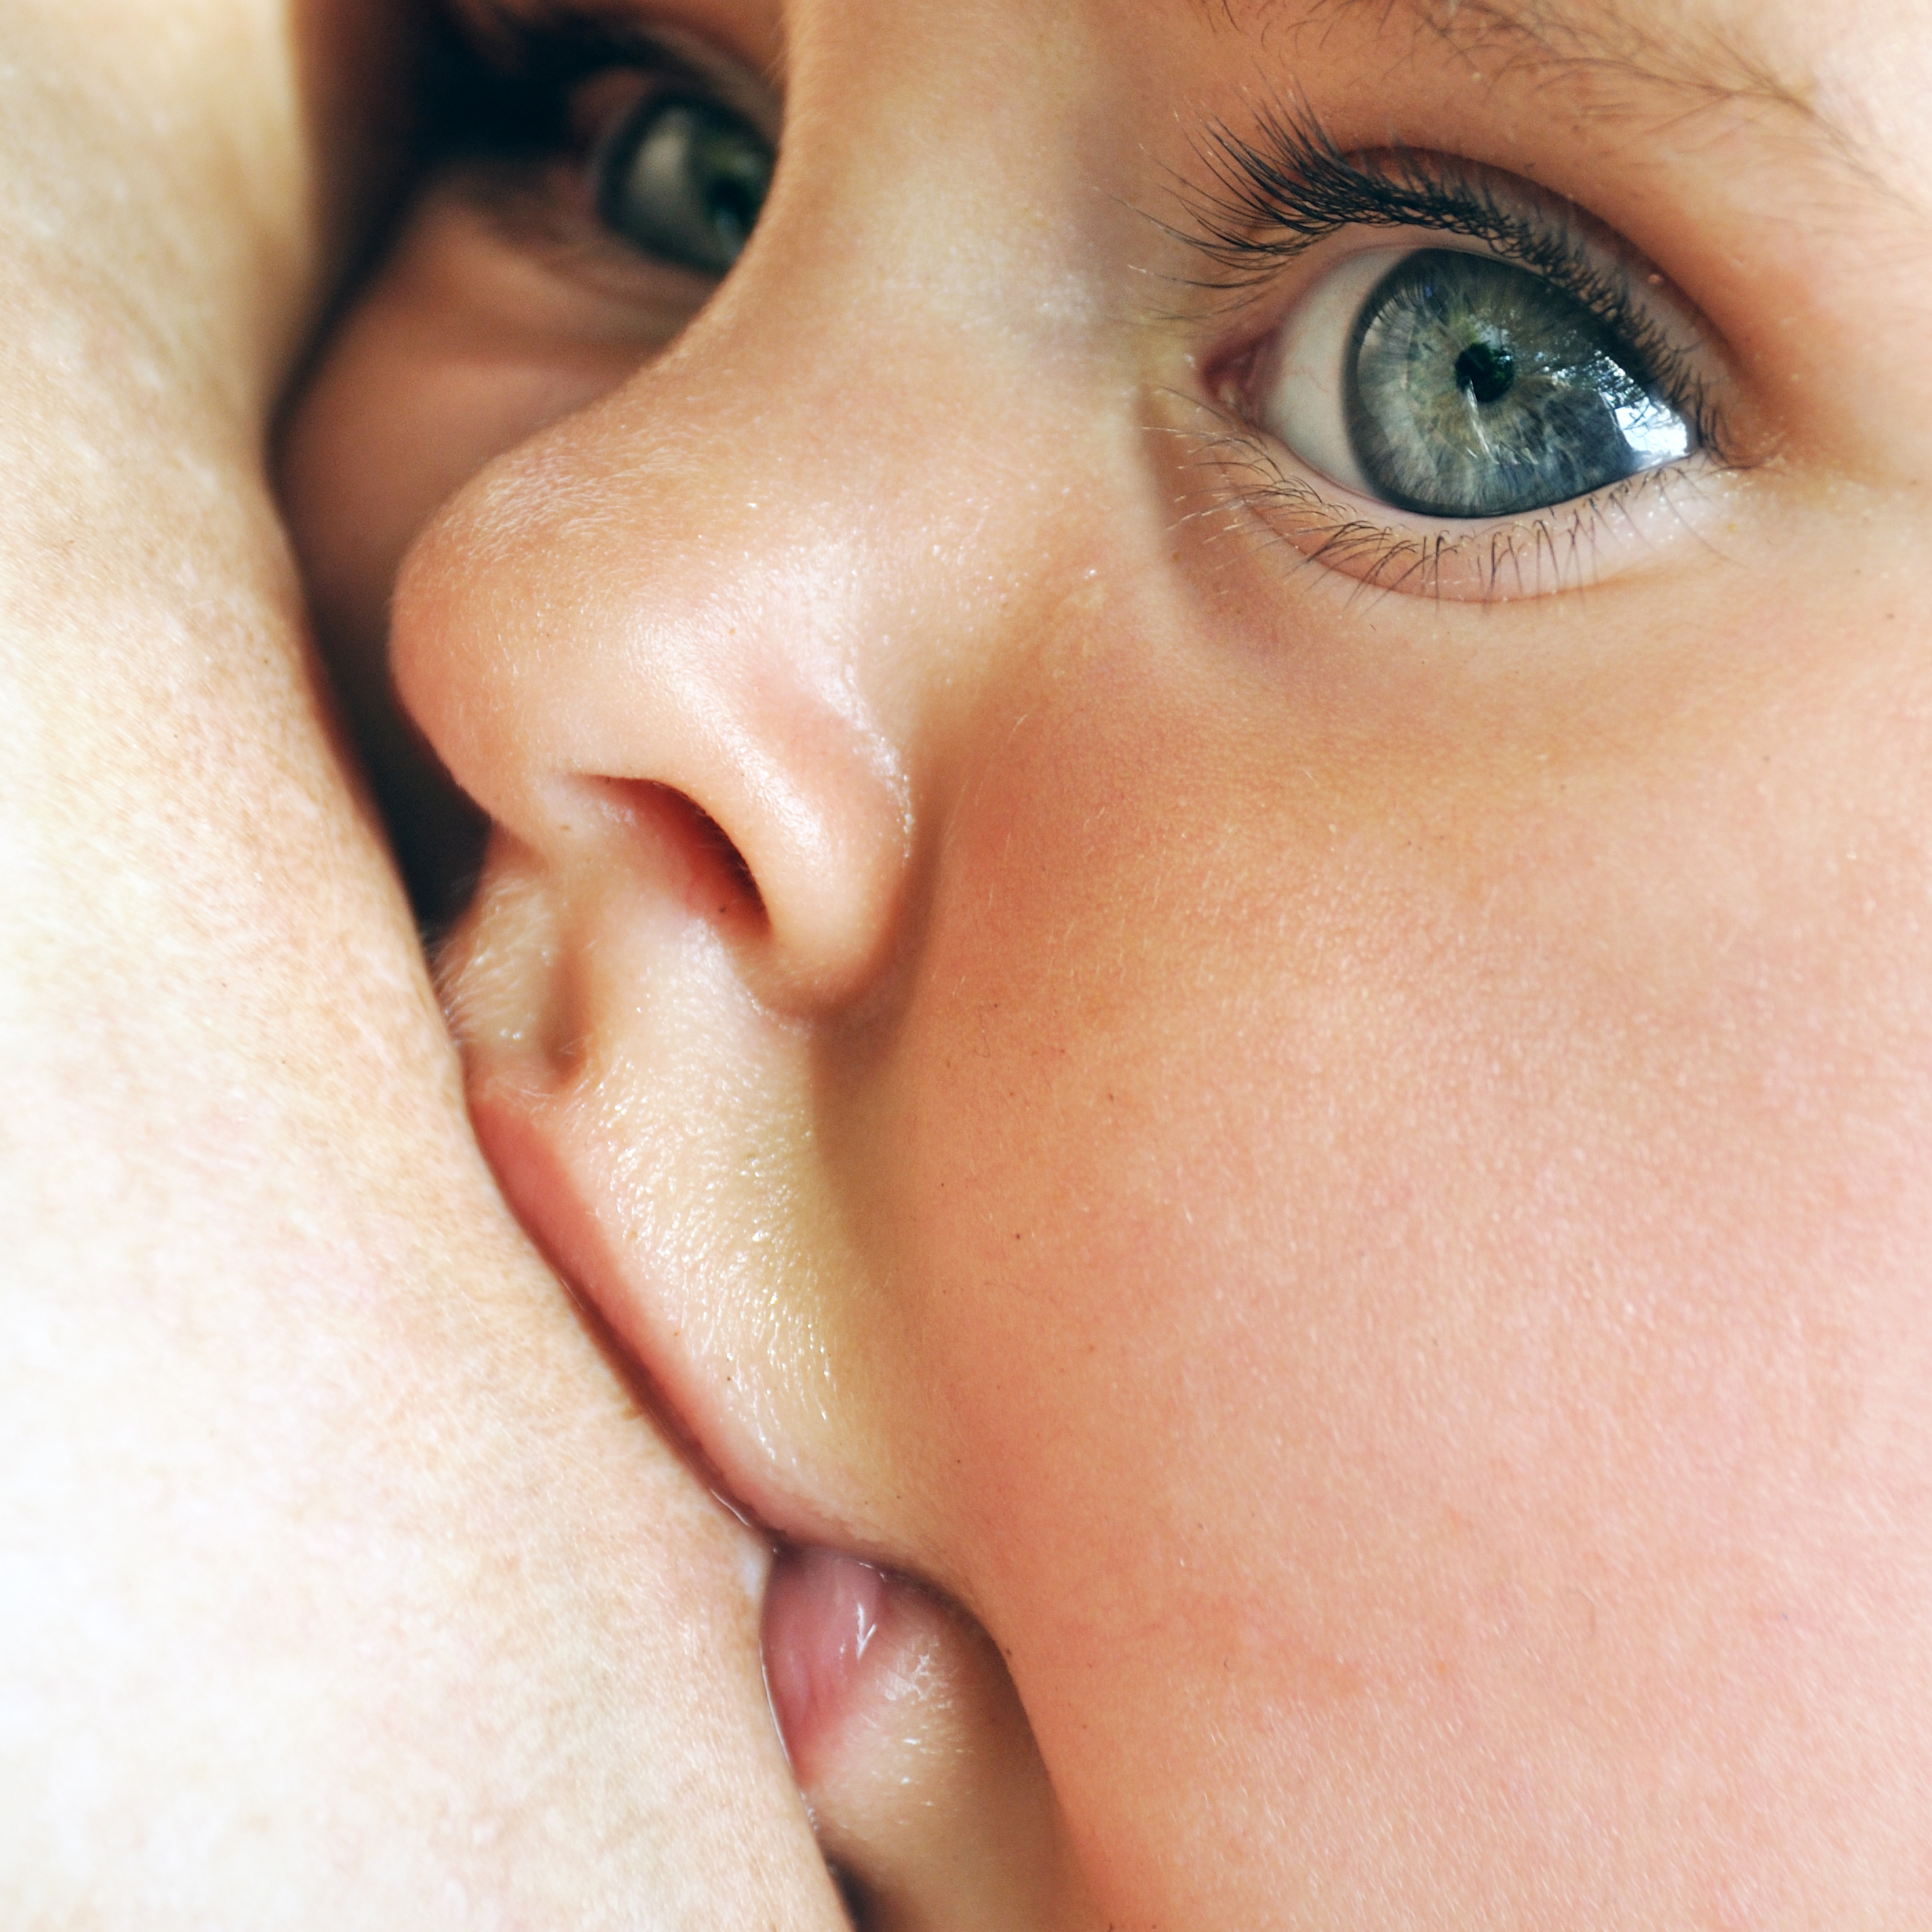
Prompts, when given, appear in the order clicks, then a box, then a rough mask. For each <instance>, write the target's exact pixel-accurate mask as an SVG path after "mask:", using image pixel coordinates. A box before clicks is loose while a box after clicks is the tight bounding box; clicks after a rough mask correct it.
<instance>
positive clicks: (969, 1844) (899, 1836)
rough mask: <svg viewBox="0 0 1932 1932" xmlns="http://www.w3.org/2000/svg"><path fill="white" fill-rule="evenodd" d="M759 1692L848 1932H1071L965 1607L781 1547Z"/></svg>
mask: <svg viewBox="0 0 1932 1932" xmlns="http://www.w3.org/2000/svg"><path fill="white" fill-rule="evenodd" d="M764 1649H765V1681H766V1684H767V1685H769V1688H770V1691H771V1698H772V1711H773V1712H774V1714H775V1715H776V1717H777V1718H778V1727H779V1729H780V1730H781V1731H782V1732H783V1733H784V1742H785V1748H786V1750H787V1751H788V1752H789V1753H790V1755H791V1763H792V1770H793V1774H794V1775H795V1776H796V1778H797V1779H798V1783H799V1791H800V1793H801V1794H802V1796H803V1797H804V1799H805V1803H806V1805H807V1806H808V1808H809V1810H810V1811H811V1817H812V1822H813V1824H814V1826H815V1828H816V1829H817V1834H818V1841H819V1845H820V1849H822V1850H823V1852H824V1854H825V1856H826V1861H827V1862H828V1863H829V1864H830V1865H831V1866H832V1868H833V1870H835V1872H836V1873H838V1876H839V1879H840V1881H841V1885H842V1887H843V1888H844V1892H845V1895H846V1898H847V1904H848V1907H849V1909H850V1913H851V1916H852V1921H853V1924H854V1925H855V1926H856V1927H859V1932H986V1928H988V1927H999V1928H1001V1932H1034V1928H1038V1932H1088V1928H1090V1927H1091V1928H1094V1932H1098V1928H1099V1927H1100V1926H1101V1925H1103V1924H1104V1923H1105V1920H1104V1918H1103V1916H1102V1915H1100V1913H1099V1912H1097V1909H1095V1908H1094V1906H1093V1905H1092V1903H1091V1901H1090V1900H1088V1898H1087V1897H1086V1896H1085V1893H1084V1891H1083V1890H1082V1887H1081V1886H1080V1885H1079V1881H1078V1879H1076V1876H1074V1874H1073V1872H1072V1871H1071V1870H1070V1868H1069V1867H1068V1866H1067V1862H1066V1858H1065V1852H1064V1845H1063V1843H1062V1841H1061V1825H1060V1819H1059V1813H1058V1807H1057V1806H1056V1805H1055V1802H1054V1798H1053V1793H1052V1787H1051V1786H1050V1784H1049V1781H1048V1779H1047V1776H1046V1769H1045V1767H1044V1766H1043V1764H1042V1763H1041V1762H1040V1754H1039V1751H1038V1750H1037V1748H1036V1747H1035V1745H1034V1739H1033V1734H1032V1732H1031V1729H1030V1728H1029V1727H1028V1724H1027V1721H1026V1716H1025V1712H1023V1711H1022V1709H1021V1707H1020V1703H1019V1698H1018V1697H1017V1696H1016V1694H1015V1692H1014V1689H1013V1681H1012V1679H1011V1678H1010V1676H1008V1675H1007V1670H1006V1667H1005V1665H1004V1662H1003V1661H1001V1657H1000V1655H999V1652H998V1649H996V1648H995V1646H994V1645H993V1643H992V1641H991V1640H990V1639H989V1637H987V1635H986V1632H985V1631H983V1630H982V1629H980V1627H979V1626H978V1625H977V1624H976V1623H974V1621H973V1620H972V1619H971V1618H970V1617H968V1616H966V1615H965V1613H964V1612H962V1611H961V1610H957V1609H956V1608H955V1607H953V1606H952V1605H950V1604H947V1603H945V1602H944V1601H942V1600H941V1598H938V1597H937V1596H935V1595H933V1594H932V1592H929V1591H927V1590H925V1589H921V1588H920V1587H919V1585H917V1584H916V1583H911V1582H910V1581H908V1580H907V1579H905V1578H904V1577H895V1576H893V1575H891V1574H889V1573H888V1572H886V1571H883V1570H880V1569H877V1568H874V1566H873V1565H871V1564H868V1563H862V1562H859V1560H858V1559H856V1557H851V1556H840V1555H838V1554H837V1553H835V1552H834V1551H832V1550H784V1551H782V1552H781V1553H780V1554H779V1556H778V1559H777V1561H776V1562H775V1564H774V1565H772V1574H771V1580H770V1582H769V1584H767V1586H766V1595H765V1610H764Z"/></svg>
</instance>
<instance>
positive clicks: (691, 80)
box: [423, 7, 778, 280]
mask: <svg viewBox="0 0 1932 1932" xmlns="http://www.w3.org/2000/svg"><path fill="white" fill-rule="evenodd" d="M431 69H432V72H431V83H430V86H429V87H428V89H427V90H426V92H427V94H428V102H429V113H428V116H427V124H426V127H425V140H424V145H425V149H426V155H425V162H424V163H423V166H424V169H425V173H428V174H434V173H435V172H437V171H439V170H443V169H448V168H449V167H451V166H460V167H462V168H463V169H465V171H466V176H467V178H469V181H470V182H471V184H472V188H473V189H474V190H475V191H476V192H477V193H479V194H481V195H487V196H490V198H492V199H494V200H496V202H498V203H499V205H501V206H502V208H504V209H505V211H514V216H515V218H516V220H517V223H518V224H519V225H520V226H523V227H524V228H525V229H531V230H538V229H543V230H547V231H548V233H549V235H550V239H551V240H552V241H553V242H565V243H569V244H571V245H574V246H575V247H576V248H577V249H578V251H580V254H581V253H582V251H586V250H589V251H595V250H597V249H598V248H601V247H603V246H604V245H607V244H610V243H615V244H619V245H621V247H622V249H623V250H625V251H628V252H630V253H631V254H634V255H635V256H637V257H640V258H641V259H642V260H644V261H646V262H651V263H661V264H662V265H664V266H666V267H667V268H669V269H673V270H674V271H677V272H689V273H692V274H695V275H700V276H703V277H704V278H706V279H707V280H715V279H716V278H718V277H720V276H721V275H724V274H725V273H726V272H727V270H729V269H730V267H731V266H732V264H733V263H734V262H735V261H736V260H737V258H738V256H739V254H740V253H741V252H742V250H743V248H744V246H745V242H746V241H747V239H748V238H749V236H750V234H751V229H752V228H753V226H754V225H755V223H756V222H757V218H758V216H759V214H760V211H761V210H762V209H763V205H764V199H765V196H766V192H767V191H768V190H769V187H770V184H771V177H772V169H773V167H774V166H775V160H776V129H777V123H778V104H777V102H776V101H775V98H773V97H772V95H771V94H770V93H769V90H768V89H766V87H765V86H763V84H762V83H761V82H760V80H758V79H757V77H755V76H754V74H752V73H751V72H750V71H748V69H746V68H744V67H743V66H742V65H740V64H739V62H736V61H733V60H732V59H730V58H728V57H727V56H726V55H723V54H721V53H720V52H718V51H716V50H715V49H712V48H711V47H709V46H706V45H705V44H703V43H700V42H698V41H697V40H694V39H693V38H692V37H691V36H689V35H688V34H684V33H682V32H680V31H676V30H674V29H666V28H649V29H646V28H636V29H632V28H628V26H626V27H622V28H619V26H615V25H613V24H612V23H610V21H608V20H604V19H601V18H598V17H587V16H586V17H576V16H573V15H571V14H569V13H566V12H561V11H559V10H553V9H548V8H546V9H545V10H544V11H543V13H541V14H540V15H538V16H536V17H532V18H525V17H523V16H522V15H521V14H520V13H517V12H516V11H514V10H512V9H511V8H510V7H492V8H491V9H490V10H489V11H488V13H487V15H486V16H485V17H484V18H483V19H481V20H476V19H474V18H472V17H471V16H470V14H469V11H468V10H459V11H458V13H456V14H455V16H454V17H452V22H451V23H450V25H449V27H448V28H446V31H444V32H443V34H441V35H440V37H439V38H438V40H437V45H436V47H435V50H434V55H433V58H432V62H431ZM580 266H585V267H588V266H590V264H589V261H588V260H587V258H586V260H583V262H582V263H580Z"/></svg>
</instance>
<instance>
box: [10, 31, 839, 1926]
mask: <svg viewBox="0 0 1932 1932" xmlns="http://www.w3.org/2000/svg"><path fill="white" fill-rule="evenodd" d="M0 11H4V32H0V42H4V44H5V49H6V58H7V63H8V79H7V114H6V117H5V125H4V128H0V150H4V168H0V174H4V178H5V183H6V189H5V199H6V205H7V215H6V218H5V220H4V222H0V250H4V251H5V258H6V263H7V272H6V274H5V276H4V278H0V287H4V290H5V293H4V296H0V300H4V302H5V308H6V313H7V326H6V329H5V332H4V339H0V394H4V397H5V426H4V429H0V438H4V441H5V452H6V460H5V465H4V468H3V469H0V490H4V492H5V500H6V509H5V515H4V517H0V688H4V691H5V702H4V704H0V742H4V750H0V769H4V771H5V784H4V785H0V847H4V849H5V853H6V859H5V877H6V880H7V911H6V916H5V919H4V920H0V1040H4V1043H5V1057H6V1065H7V1111H6V1118H5V1124H4V1127H0V1235H3V1236H4V1245H5V1262H4V1264H0V1303H4V1306H5V1332H6V1335H7V1344H6V1347H5V1350H4V1352H0V1634H4V1639H5V1656H4V1661H0V1900H4V1909H0V1916H3V1917H4V1918H5V1921H6V1922H7V1924H9V1925H10V1926H17V1927H23V1928H26V1927H33V1928H39V1927H72V1926H79V1925H86V1926H90V1927H93V1926H98V1927H129V1928H134V1927H139V1928H142V1932H163V1928H165V1932H173V1928H182V1932H187V1928H195V1932H202V1929H203V1928H206V1927H214V1926H236V1927H242V1926H246V1927H278V1928H310V1927H313V1928H315V1932H323V1928H340V1927H346V1926H359V1925H372V1926H373V1925H383V1926H398V1927H401V1926H409V1927H452V1928H454V1927H475V1926H484V1925H489V1926H502V1925H505V1924H519V1925H526V1926H532V1927H540V1926H541V1927H547V1926H559V1927H561V1926H571V1927H579V1926H582V1927H588V1926H607V1927H616V1926H624V1927H635V1926H639V1925H648V1926H652V1927H660V1926H661V1927H677V1926H691V1927H712V1926H716V1925H719V1924H730V1925H735V1926H745V1927H763V1926H785V1927H801V1928H811V1932H832V1928H835V1927H837V1926H838V1925H839V1924H841V1922H842V1921H841V1916H840V1913H839V1909H838V1903H837V1900H836V1898H835V1895H834V1893H833V1891H832V1888H831V1887H830V1885H829V1884H828V1882H827V1881H826V1875H825V1873H824V1870H823V1865H822V1864H821V1862H820V1858H819V1857H818V1855H817V1851H816V1849H815V1848H814V1845H813V1843H812V1841H811V1836H810V1834H809V1832H808V1829H807V1826H806V1824H805V1820H804V1819H803V1817H802V1816H801V1814H800V1811H799V1805H798V1801H797V1798H796V1793H795V1791H794V1790H793V1787H792V1784H791V1782H790V1778H789V1775H788V1773H787V1768H786V1766H785V1763H784V1757H783V1754H782V1752H781V1750H780V1749H779V1748H778V1743H777V1741H776V1739H775V1736H774V1735H773V1733H772V1726H771V1723H770V1720H769V1715H768V1711H767V1708H766V1700H765V1696H764V1692H763V1686H762V1682H761V1678H760V1665H759V1658H758V1650H757V1589H758V1586H759V1583H760V1575H761V1572H762V1567H763V1552H762V1547H761V1546H760V1544H757V1541H755V1540H754V1539H753V1538H750V1537H748V1535H745V1534H744V1533H743V1532H742V1531H741V1530H739V1528H738V1526H736V1525H735V1524H733V1523H732V1522H731V1521H730V1519H729V1518H728V1517H726V1516H725V1515H724V1514H723V1512H721V1511H719V1510H718V1509H717V1508H715V1505H713V1504H712V1502H711V1501H710V1499H709V1498H708V1497H707V1496H706V1495H705V1493H704V1492H703V1490H702V1488H701V1487H700V1486H699V1485H698V1484H696V1483H695V1482H694V1481H693V1480H692V1479H691V1478H690V1477H689V1475H688V1474H687V1473H686V1472H685V1469H684V1468H683V1466H682V1464H681V1463H679V1461H678V1460H676V1457H674V1456H673V1454H671V1452H670V1451H669V1450H668V1449H667V1448H666V1447H665V1446H664V1445H663V1444H662V1442H661V1441H660V1440H659V1439H658V1438H657V1437H656V1436H655V1435H654V1434H653V1433H652V1431H651V1430H650V1429H649V1427H648V1426H646V1424H643V1421H641V1419H640V1415H639V1412H638V1409H637V1404H636V1402H635V1400H634V1397H633V1396H632V1394H631V1391H630V1389H629V1388H628V1385H627V1382H626V1379H625V1375H624V1373H622V1371H621V1370H620V1369H619V1367H617V1366H616V1365H615V1364H613V1361H612V1360H611V1359H610V1358H609V1357H608V1356H607V1355H606V1354H605V1353H604V1352H602V1351H601V1349H600V1348H599V1347H598V1345H597V1344H596V1343H595V1341H594V1340H592V1339H591V1338H590V1337H588V1336H586V1333H585V1332H584V1328H583V1324H582V1322H581V1321H580V1319H579V1317H578V1316H577V1312H576V1311H575V1310H574V1308H573V1307H572V1306H571V1304H570V1302H569V1301H568V1298H566V1297H565V1295H564V1294H563V1293H562V1291H561V1290H560V1289H559V1287H558V1286H557V1285H556V1283H555V1282H554V1280H553V1278H552V1277H550V1274H548V1273H547V1271H546V1270H545V1269H544V1268H543V1267H542V1266H541V1263H540V1262H539V1261H538V1258H537V1257H536V1256H535V1253H533V1251H532V1250H531V1248H530V1247H529V1244H527V1242H526V1241H524V1240H523V1238H522V1237H521V1236H520V1235H519V1234H518V1232H517V1230H516V1229H515V1227H514V1224H513V1223H511V1220H509V1218H508V1216H507V1215H506V1214H505V1212H504V1211H503V1209H502V1206H501V1204H500V1202H499V1200H498V1199H497V1196H496V1193H495V1190H494V1189H493V1187H492V1186H491V1185H490V1181H489V1178H488V1176H487V1173H486V1172H485V1171H484V1169H483V1167H482V1166H481V1163H480V1162H479V1161H478V1159H477V1157H476V1154H475V1148H474V1145H473V1142H472V1140H471V1139H470V1136H469V1133H468V1130H467V1129H466V1125H465V1123H464V1118H463V1109H462V1104H461V1099H460V1086H459V1084H458V1079H457V1075H456V1070H455V1062H454V1059H453V1056H452V1054H451V1052H450V1050H449V1046H448V1043H447V1040H446V1036H445V1034H444V1032H443V1027H442V1025H441V1022H440V1016H439V1014H438V1013H437V1007H436V1004H435V1002H434V998H433V997H432V995H431V991H430V989H429V986H428V980H427V977H426V976H425V973H424V971H423V968H422V963H421V956H420V953H419V948H418V946H417V943H416V935H415V932H414V929H413V925H412V923H411V921H410V918H409V916H408V913H407V908H406V907H405V905H404V902H403V900H402V898H401V893H400V892H399V891H398V887H397V884H396V882H395V877H394V876H393V874H392V870H391V868H390V867H389V863H388V861H387V859H386V856H385V854H384V853H383V848H382V845H381V843H380V838H379V837H378V835H377V831H376V829H375V828H374V824H373V823H372V821H371V817H370V815H369V814H368V811H367V810H366V808H365V807H364V806H362V805H361V804H360V803H359V801H358V797H357V795H356V791H355V790H353V789H352V785H351V782H350V776H349V772H348V767H347V765H346V764H345V763H344V757H343V754H342V752H341V748H340V743H339V739H338V736H337V735H336V733H335V730H334V727H333V724H332V721H331V720H330V718H329V716H328V715H327V714H326V711H325V709H324V706H323V697H322V693H323V684H322V682H321V679H320V673H319V671H318V669H317V666H316V664H315V663H314V659H313V658H312V655H311V654H310V652H309V650H308V644H307V641H306V638H305V631H304V626H303V624H302V619H301V614H300V612H301V604H300V595H299V586H298V585H297V583H296V577H295V574H294V571H293V568H292V565H291V562H290V558H289V556H288V553H287V546H286V544H285V542H284V539H283V538H282V536H281V532H280V531H279V529H278V526H277V523H276V522H275V517H274V514H273V510H272V505H271V502H270V499H269V493H268V488H267V484H266V476H265V473H264V470H265V455H266V430H267V422H268V417H269V411H270V409H271V407H272V404H273V403H274V402H275V398H276V395H277V392H278V390H279V389H280V388H281V386H282V385H283V384H284V382H285V381H286V380H287V373H288V371H289V368H290V363H291V361H292V359H293V356H294V355H295V353H296V350H297V349H298V347H299V344H300V343H301V341H302V337H303V335H305V332H306V331H307V329H308V327H309V315H310V313H311V310H312V308H313V306H314V303H315V302H316V300H317V296H318V294H319V293H320V287H321V285H322V284H323V282H324V281H326V279H327V278H329V276H331V275H332V273H333V264H334V261H335V258H336V257H337V255H338V251H339V250H340V249H341V246H342V245H343V243H344V240H345V239H346V237H347V235H348V234H349V233H350V232H351V231H352V229H353V227H354V226H355V225H356V222H357V221H358V220H359V218H360V217H359V214H358V211H357V207H356V202H357V199H358V196H359V192H360V190H359V187H358V185H357V181H356V172H357V171H356V166H355V165H354V163H356V161H357V160H358V159H359V157H360V155H361V153H362V149H363V148H364V147H365V146H367V145H372V144H371V143H369V142H368V140H367V138H366V136H365V133H364V131H363V123H362V121H361V119H360V118H359V113H358V110H357V106H356V101H357V91H356V88H355V87H354V86H352V85H351V83H352V82H355V81H356V80H359V79H362V78H366V77H367V76H368V74H369V73H371V71H382V68H383V66H384V65H386V63H388V62H389V61H390V59H391V58H392V54H393V47H394V37H393V34H392V32H391V31H390V29H391V28H392V26H393V24H394V23H392V21H390V20H389V18H388V12H389V10H388V9H386V8H383V9H375V8H370V9H366V10H362V11H361V12H360V13H359V12H358V10H356V8H354V7H350V6H347V5H341V6H330V7H317V8H314V9H310V10H306V11H305V13H304V14H303V15H302V17H301V18H300V20H291V19H290V17H288V16H287V10H286V9H284V7H281V6H279V5H271V4H266V0H265V4H261V5H255V4H253V0H219V4H212V3H211V4H198V0H183V4H178V5H177V4H170V5H169V7H167V8H166V9H165V13H166V26H165V31H159V30H157V20H158V18H159V14H158V13H157V10H156V9H154V7H151V6H149V5H146V4H145V0H143V4H140V5H133V4H129V5H120V4H118V0H92V4H89V5H79V6H76V5H68V4H65V0H63V3H62V4H61V5H51V4H49V5H40V4H37V0H9V4H8V5H7V6H6V7H5V8H4V10H0ZM364 105H370V104H367V103H365V104H364ZM311 113H314V114H317V115H323V116H324V117H325V118H324V121H323V124H325V125H326V127H328V129H329V133H330V135H331V137H332V139H335V140H340V141H341V142H344V145H345V148H346V150H347V151H345V152H335V151H323V152H321V153H319V154H318V153H315V152H312V151H311V149H310V148H309V146H308V143H307V141H306V139H305V136H304V133H303V129H304V127H305V126H306V125H308V124H310V117H311Z"/></svg>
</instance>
